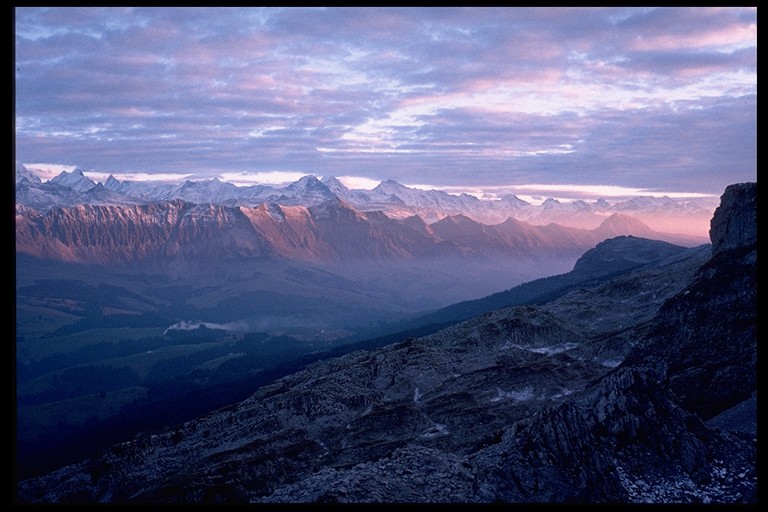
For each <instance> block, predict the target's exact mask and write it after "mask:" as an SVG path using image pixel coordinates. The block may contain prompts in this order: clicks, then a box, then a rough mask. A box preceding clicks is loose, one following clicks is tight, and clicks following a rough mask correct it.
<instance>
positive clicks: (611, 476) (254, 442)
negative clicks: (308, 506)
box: [18, 183, 757, 504]
mask: <svg viewBox="0 0 768 512" xmlns="http://www.w3.org/2000/svg"><path fill="white" fill-rule="evenodd" d="M756 207H757V194H756V184H755V183H745V184H736V185H732V186H729V187H728V188H727V189H726V190H725V192H724V193H723V195H722V197H721V200H720V205H719V206H718V207H717V209H716V211H715V212H714V215H713V217H712V219H711V229H710V237H711V244H712V245H711V247H695V248H690V249H686V248H682V247H670V246H669V244H667V243H664V242H659V241H653V240H648V239H643V238H637V237H620V238H617V239H612V240H608V241H606V242H604V243H603V244H599V245H598V246H597V247H595V249H594V251H593V252H591V253H587V254H585V255H584V257H583V258H582V259H580V260H579V263H577V265H576V266H575V268H574V270H573V272H576V273H578V272H582V273H586V274H589V275H592V272H593V271H592V270H590V269H594V267H598V268H599V267H600V266H601V265H604V266H606V268H605V269H604V272H603V274H602V275H603V278H602V279H599V280H597V281H593V282H590V281H589V280H587V281H582V282H581V283H580V284H579V285H578V286H574V287H571V288H568V286H569V283H568V282H567V281H557V282H555V284H554V285H552V286H553V287H555V288H556V287H560V288H559V289H560V290H561V292H562V293H560V292H558V293H555V294H554V295H555V296H554V297H553V298H551V299H546V298H544V295H545V293H544V292H545V291H546V287H544V288H542V286H543V284H542V283H540V284H538V285H536V286H537V287H539V288H538V289H539V290H540V292H541V293H540V295H539V296H538V299H535V300H533V302H532V303H528V304H525V305H519V306H512V307H504V308H500V309H495V310H492V311H488V312H486V313H483V314H480V315H479V316H475V317H472V318H469V319H467V320H464V321H463V322H460V323H457V324H455V325H452V326H450V327H446V328H444V329H442V330H439V331H437V332H434V333H432V334H429V335H427V336H423V337H418V338H414V337H411V338H407V339H402V340H400V341H398V342H396V343H393V344H389V345H387V346H384V347H381V348H376V349H368V350H359V351H355V352H351V353H348V354H346V355H343V356H341V357H337V358H330V359H327V360H319V361H317V362H315V363H314V364H310V365H308V366H307V367H306V368H305V369H303V370H301V371H298V372H296V373H292V374H290V375H286V376H284V377H282V378H280V379H277V380H276V381H274V382H273V383H271V384H268V385H266V386H263V387H261V388H259V389H258V390H257V391H256V392H255V393H254V394H253V395H252V396H250V397H249V398H247V399H245V400H243V401H241V402H238V403H235V404H232V405H230V406H227V407H224V408H221V409H218V410H215V411H212V412H210V413H208V414H205V415H203V416H200V417H197V418H195V419H192V420H189V421H185V422H183V423H180V424H177V425H174V426H168V427H166V428H164V429H162V430H156V431H151V432H146V433H142V434H139V435H137V436H135V437H134V438H133V439H131V440H129V441H126V442H123V443H120V444H117V445H115V446H113V447H111V448H109V449H107V450H105V451H103V452H101V453H100V454H99V455H98V456H95V457H92V458H88V459H86V460H84V461H82V462H80V463H77V464H73V465H70V466H66V467H63V468H60V469H58V470H57V471H54V472H52V473H49V474H47V475H43V476H39V477H35V478H30V479H27V480H24V481H22V482H20V483H19V485H18V499H19V500H20V501H21V502H24V503H50V502H59V503H66V502H69V503H73V502H77V503H86V502H113V503H135V504H168V503H185V504H189V503H220V504H222V503H227V504H231V503H262V502H272V503H274V502H288V503H295V502H320V503H333V502H356V503H362V502H388V503H395V502H404V503H408V502H459V503H488V502H517V503H534V502H536V503H540V502H547V503H613V504H616V503H636V502H637V503H669V502H674V503H756V502H757V461H756V459H757V428H756V422H757V413H756V410H755V403H756V393H757V389H756V388H757V379H756V372H757V333H756V317H757V304H756V290H757V282H756V262H757V228H756ZM334 211H335V210H334ZM358 213H359V212H358ZM347 215H349V214H347ZM460 220H461V219H460ZM458 232H459V233H464V234H466V233H465V232H464V231H462V230H461V229H459V230H458ZM469 234H471V235H472V237H475V238H472V240H474V241H475V243H480V242H482V243H486V242H483V241H484V240H491V239H493V238H489V236H488V233H484V232H483V231H482V230H481V231H480V232H479V234H478V233H477V232H473V231H470V232H469ZM467 236H469V235H467ZM477 237H479V238H477ZM478 240H479V242H478ZM612 262H613V263H615V266H614V267H612V268H613V272H612V271H611V264H612ZM571 284H572V283H571ZM532 298H533V297H532Z"/></svg>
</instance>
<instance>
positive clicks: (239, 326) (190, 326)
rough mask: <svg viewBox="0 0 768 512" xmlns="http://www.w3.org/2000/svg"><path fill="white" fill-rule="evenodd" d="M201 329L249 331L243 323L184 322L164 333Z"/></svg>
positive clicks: (176, 324)
mask: <svg viewBox="0 0 768 512" xmlns="http://www.w3.org/2000/svg"><path fill="white" fill-rule="evenodd" d="M201 327H205V328H206V329H219V330H221V331H247V330H248V325H247V324H246V323H245V322H243V321H239V322H229V323H226V324H217V323H214V322H199V321H198V322H191V321H190V322H188V321H186V320H182V321H181V322H176V323H175V324H173V325H171V326H170V327H168V328H167V329H166V330H165V331H163V334H164V335H165V334H168V332H169V331H194V330H195V329H200V328H201Z"/></svg>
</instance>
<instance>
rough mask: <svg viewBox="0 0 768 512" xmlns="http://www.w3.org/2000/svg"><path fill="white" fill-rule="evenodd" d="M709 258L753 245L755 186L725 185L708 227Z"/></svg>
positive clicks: (755, 202) (755, 229)
mask: <svg viewBox="0 0 768 512" xmlns="http://www.w3.org/2000/svg"><path fill="white" fill-rule="evenodd" d="M709 237H710V239H711V240H712V254H719V253H721V252H724V251H728V250H730V249H737V248H739V247H745V246H749V245H755V244H757V183H756V182H751V183H737V184H734V185H729V186H728V187H727V188H726V189H725V192H723V195H722V196H721V197H720V206H718V207H717V209H716V210H715V214H714V215H713V217H712V221H711V223H710V230H709Z"/></svg>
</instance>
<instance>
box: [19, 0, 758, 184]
mask: <svg viewBox="0 0 768 512" xmlns="http://www.w3.org/2000/svg"><path fill="white" fill-rule="evenodd" d="M14 14H15V25H14V28H15V51H14V55H15V59H16V61H15V82H14V87H15V90H14V97H15V118H14V123H15V146H14V152H15V159H16V161H18V162H40V161H43V162H51V163H50V164H47V165H48V167H46V169H48V170H47V171H46V174H45V176H46V177H48V178H50V177H52V176H51V172H52V171H51V170H52V169H54V166H56V165H58V166H59V168H61V169H70V170H71V169H72V168H74V166H69V165H62V164H63V163H72V162H74V163H76V164H77V167H79V168H81V169H88V171H87V172H88V173H89V175H92V176H96V175H97V174H98V175H99V176H102V175H103V176H108V175H109V174H112V175H114V176H115V177H118V179H119V177H120V176H122V177H127V176H134V177H144V178H145V179H146V180H153V179H154V180H156V181H172V180H173V179H177V177H182V176H183V178H179V179H189V180H203V179H211V178H218V179H221V180H223V181H228V182H231V183H235V184H237V185H243V186H248V185H252V184H256V183H262V184H270V185H281V184H285V183H289V182H292V181H295V180H296V179H298V178H297V177H300V176H305V175H314V176H337V177H338V176H341V177H344V179H341V178H339V179H340V181H341V182H342V183H348V184H352V186H351V187H350V188H363V189H365V188H368V189H370V188H373V187H375V186H376V185H377V184H378V183H379V182H380V181H381V179H387V178H392V179H395V180H396V181H398V182H399V183H403V184H406V185H407V184H410V183H417V184H424V186H426V187H429V188H432V189H436V190H445V191H447V192H449V193H462V192H466V193H469V194H473V195H478V194H479V196H480V197H488V198H493V197H497V196H498V195H499V194H502V193H509V192H505V190H509V191H517V192H519V193H520V194H523V195H528V196H531V197H536V196H538V195H539V193H538V192H539V189H536V188H528V189H525V188H524V187H523V186H522V185H516V184H520V183H523V184H540V185H541V186H543V187H546V188H545V190H542V191H541V192H542V193H546V194H552V195H555V194H556V193H557V194H558V197H560V196H565V197H581V196H583V195H584V194H592V193H596V194H600V192H599V188H600V187H602V188H603V190H604V191H605V192H604V193H603V195H606V196H607V197H618V196H619V195H623V194H624V193H625V191H632V190H638V191H642V193H643V194H645V195H659V194H661V195H667V196H669V197H677V196H685V197H699V196H697V194H700V195H702V196H701V197H708V196H712V195H717V196H719V195H720V194H722V192H723V190H724V189H725V187H726V186H728V185H729V184H732V183H740V182H747V181H756V180H757V9H756V8H754V7H734V8H709V7H680V8H672V7H657V8H637V7H604V8H585V7H573V8H567V7H542V8H518V7H499V8H490V7H482V8H472V7H469V8H448V7H439V8H437V7H430V8H408V7H406V8H398V7H395V8H384V7H357V8H343V7H331V8H312V7H310V8H302V7H291V8H272V7H240V8H215V7H203V8H193V7H167V8H166V7H150V8H145V7H135V8H134V7H128V8H112V7H107V8H77V7H54V8H48V7H43V8H38V7H16V8H15V10H14ZM149 175H157V178H151V177H149ZM345 180H346V181H345ZM563 183H567V184H573V185H574V186H575V187H577V188H575V189H572V190H567V191H566V190H562V191H561V192H558V191H559V190H560V189H559V188H557V187H560V185H559V184H563ZM548 184H558V185H548ZM579 187H581V188H579ZM596 187H597V188H596ZM628 193H631V192H628ZM609 194H616V195H609ZM676 195H677V196H676Z"/></svg>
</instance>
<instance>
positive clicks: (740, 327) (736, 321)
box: [624, 183, 757, 419]
mask: <svg viewBox="0 0 768 512" xmlns="http://www.w3.org/2000/svg"><path fill="white" fill-rule="evenodd" d="M755 191H756V185H755V184H754V183H752V184H740V185H734V186H730V187H728V188H727V189H726V192H725V193H724V194H723V202H722V204H721V205H720V207H718V209H717V211H716V213H715V216H714V218H713V219H712V226H713V228H712V245H713V257H712V259H711V260H709V261H708V262H707V263H706V264H705V265H703V266H702V267H701V268H700V269H699V271H698V273H697V275H696V277H695V279H694V281H693V283H691V285H690V286H688V287H687V288H686V289H685V290H683V291H682V292H681V293H680V294H678V295H676V296H675V297H673V298H672V299H670V300H669V301H668V302H667V303H666V304H664V306H663V307H662V308H661V309H660V311H659V314H658V316H657V318H656V319H655V322H654V326H653V329H652V332H651V334H650V336H648V338H647V339H646V340H644V342H643V343H641V344H639V345H638V346H637V347H636V348H635V349H634V350H633V351H632V352H631V353H630V354H629V356H628V357H627V360H626V361H625V362H624V364H625V365H626V366H637V365H658V364H662V365H665V366H666V367H667V373H668V379H669V385H670V387H671V388H672V390H673V391H674V392H675V393H676V394H677V395H678V397H679V399H680V400H681V402H682V404H683V405H684V406H685V407H687V408H688V409H689V410H691V411H693V412H696V413H697V414H700V415H701V416H702V417H703V418H704V419H708V418H711V417H713V416H715V415H717V414H718V413H720V412H722V411H724V410H725V409H728V408H730V407H732V406H734V405H736V404H738V403H739V402H741V401H743V400H745V399H747V398H748V397H749V396H750V395H751V394H752V393H753V392H754V391H755V390H756V385H757V268H756V262H757V246H756V227H755V219H756V216H757V215H756V206H757V203H756V197H755Z"/></svg>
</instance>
